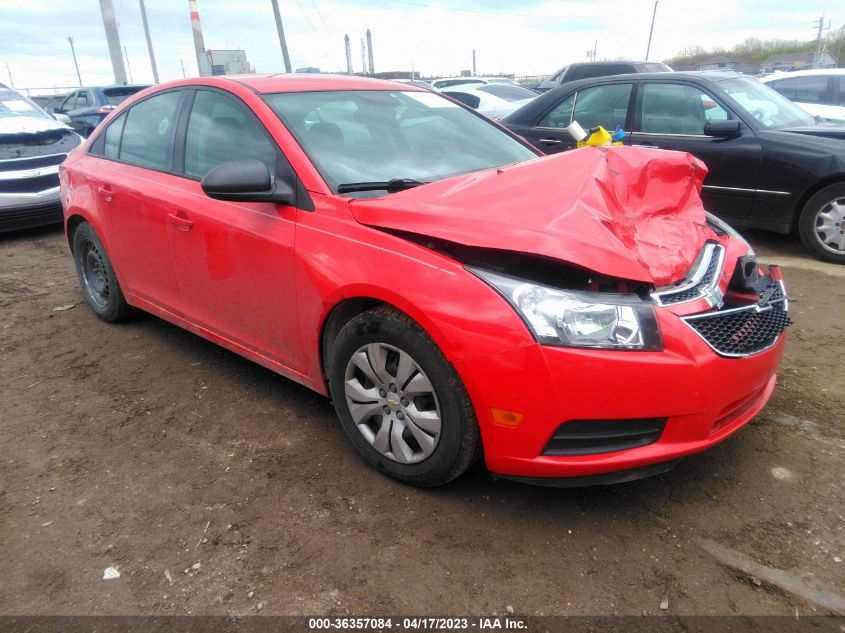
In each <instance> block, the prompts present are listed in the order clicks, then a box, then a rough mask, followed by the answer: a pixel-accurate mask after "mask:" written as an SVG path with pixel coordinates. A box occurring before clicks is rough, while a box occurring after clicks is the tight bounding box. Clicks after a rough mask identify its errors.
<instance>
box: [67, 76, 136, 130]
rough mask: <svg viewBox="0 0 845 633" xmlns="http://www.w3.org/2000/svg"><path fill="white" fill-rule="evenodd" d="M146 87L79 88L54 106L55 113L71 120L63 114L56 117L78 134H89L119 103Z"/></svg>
mask: <svg viewBox="0 0 845 633" xmlns="http://www.w3.org/2000/svg"><path fill="white" fill-rule="evenodd" d="M146 87H147V86H143V85H130V86H91V87H87V88H79V89H77V90H74V91H73V92H71V93H70V94H69V95H68V96H67V97H65V100H64V101H62V103H61V105H60V106H58V107H56V108H53V114H54V115H65V116H66V117H67V118H68V119H69V120H65V119H64V118H63V117H61V116H57V117H56V118H58V119H59V120H62V121H64V122H65V123H67V124H68V125H69V126H70V127H71V128H73V130H74V131H75V132H77V133H78V134H81V135H82V136H88V135H89V134H90V133H91V132H92V131H93V130H94V128H95V127H97V125H99V123H100V121H102V120H103V119H105V118H106V115H107V114H108V113H109V112H111V111H112V110H113V109H114V108H115V107H116V106H117V105H118V104H120V103H121V102H123V101H124V100H125V99H127V98H128V97H130V96H132V95H134V94H135V93H136V92H139V91H141V90H143V89H144V88H146Z"/></svg>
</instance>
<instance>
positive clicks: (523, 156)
mask: <svg viewBox="0 0 845 633" xmlns="http://www.w3.org/2000/svg"><path fill="white" fill-rule="evenodd" d="M265 99H266V100H267V102H268V103H269V104H270V107H272V108H273V110H274V111H275V112H276V114H277V115H278V116H279V118H281V119H282V121H283V122H284V124H285V125H286V126H287V127H288V129H289V130H290V131H291V133H292V134H293V135H294V136H295V137H296V140H297V141H298V142H299V144H300V145H301V146H302V148H303V149H304V150H305V152H306V153H307V154H308V156H309V157H310V158H311V160H312V161H313V163H314V165H315V166H316V168H317V169H318V170H319V171H320V173H321V174H322V176H323V178H324V179H325V180H326V181H327V183H328V184H329V186H331V187H332V188H333V189H334V190H335V191H337V186H338V185H339V184H350V183H360V182H382V181H390V180H394V179H412V180H416V181H421V182H430V181H432V180H439V179H442V178H446V177H448V176H452V175H456V174H460V173H466V172H471V171H477V170H479V169H487V168H490V167H498V166H500V165H507V164H512V163H519V162H522V161H525V160H530V159H532V158H536V157H537V154H536V153H535V152H533V151H532V150H530V149H528V148H527V147H526V146H525V145H523V144H522V143H520V142H519V141H517V140H516V139H515V138H513V137H512V136H510V135H508V134H506V133H505V132H503V131H502V130H500V129H499V128H498V127H496V126H495V125H494V124H492V123H489V122H487V121H486V120H485V119H483V118H481V117H479V116H476V115H475V114H472V113H471V112H469V111H467V110H465V109H464V108H462V107H461V106H459V105H457V104H456V103H454V102H453V101H450V100H448V99H445V98H444V97H441V96H440V95H438V94H434V93H432V92H410V91H407V92H406V91H386V90H384V91H383V90H356V91H331V92H287V93H280V94H271V95H266V96H265Z"/></svg>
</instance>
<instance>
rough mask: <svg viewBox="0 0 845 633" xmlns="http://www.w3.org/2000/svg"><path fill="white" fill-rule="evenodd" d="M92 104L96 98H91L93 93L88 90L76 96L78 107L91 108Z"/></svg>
mask: <svg viewBox="0 0 845 633" xmlns="http://www.w3.org/2000/svg"><path fill="white" fill-rule="evenodd" d="M92 105H94V100H93V99H92V98H91V93H90V92H88V91H87V90H85V91H83V92H80V93H79V96H78V97H77V98H76V109H77V110H78V109H79V108H90V107H91V106H92Z"/></svg>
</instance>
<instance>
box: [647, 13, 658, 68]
mask: <svg viewBox="0 0 845 633" xmlns="http://www.w3.org/2000/svg"><path fill="white" fill-rule="evenodd" d="M656 17H657V0H654V11H653V12H652V14H651V28H650V29H649V30H648V46H646V49H645V60H646V61H648V56H649V53H651V36H652V34H653V33H654V18H656Z"/></svg>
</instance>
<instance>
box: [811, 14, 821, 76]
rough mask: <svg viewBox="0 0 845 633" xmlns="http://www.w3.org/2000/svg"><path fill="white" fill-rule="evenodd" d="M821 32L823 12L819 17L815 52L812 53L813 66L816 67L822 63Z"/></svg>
mask: <svg viewBox="0 0 845 633" xmlns="http://www.w3.org/2000/svg"><path fill="white" fill-rule="evenodd" d="M823 32H824V13H822V17H820V18H819V31H818V35H816V52H815V54H814V55H813V68H818V67H819V66H821V64H822V55H824V43H823Z"/></svg>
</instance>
